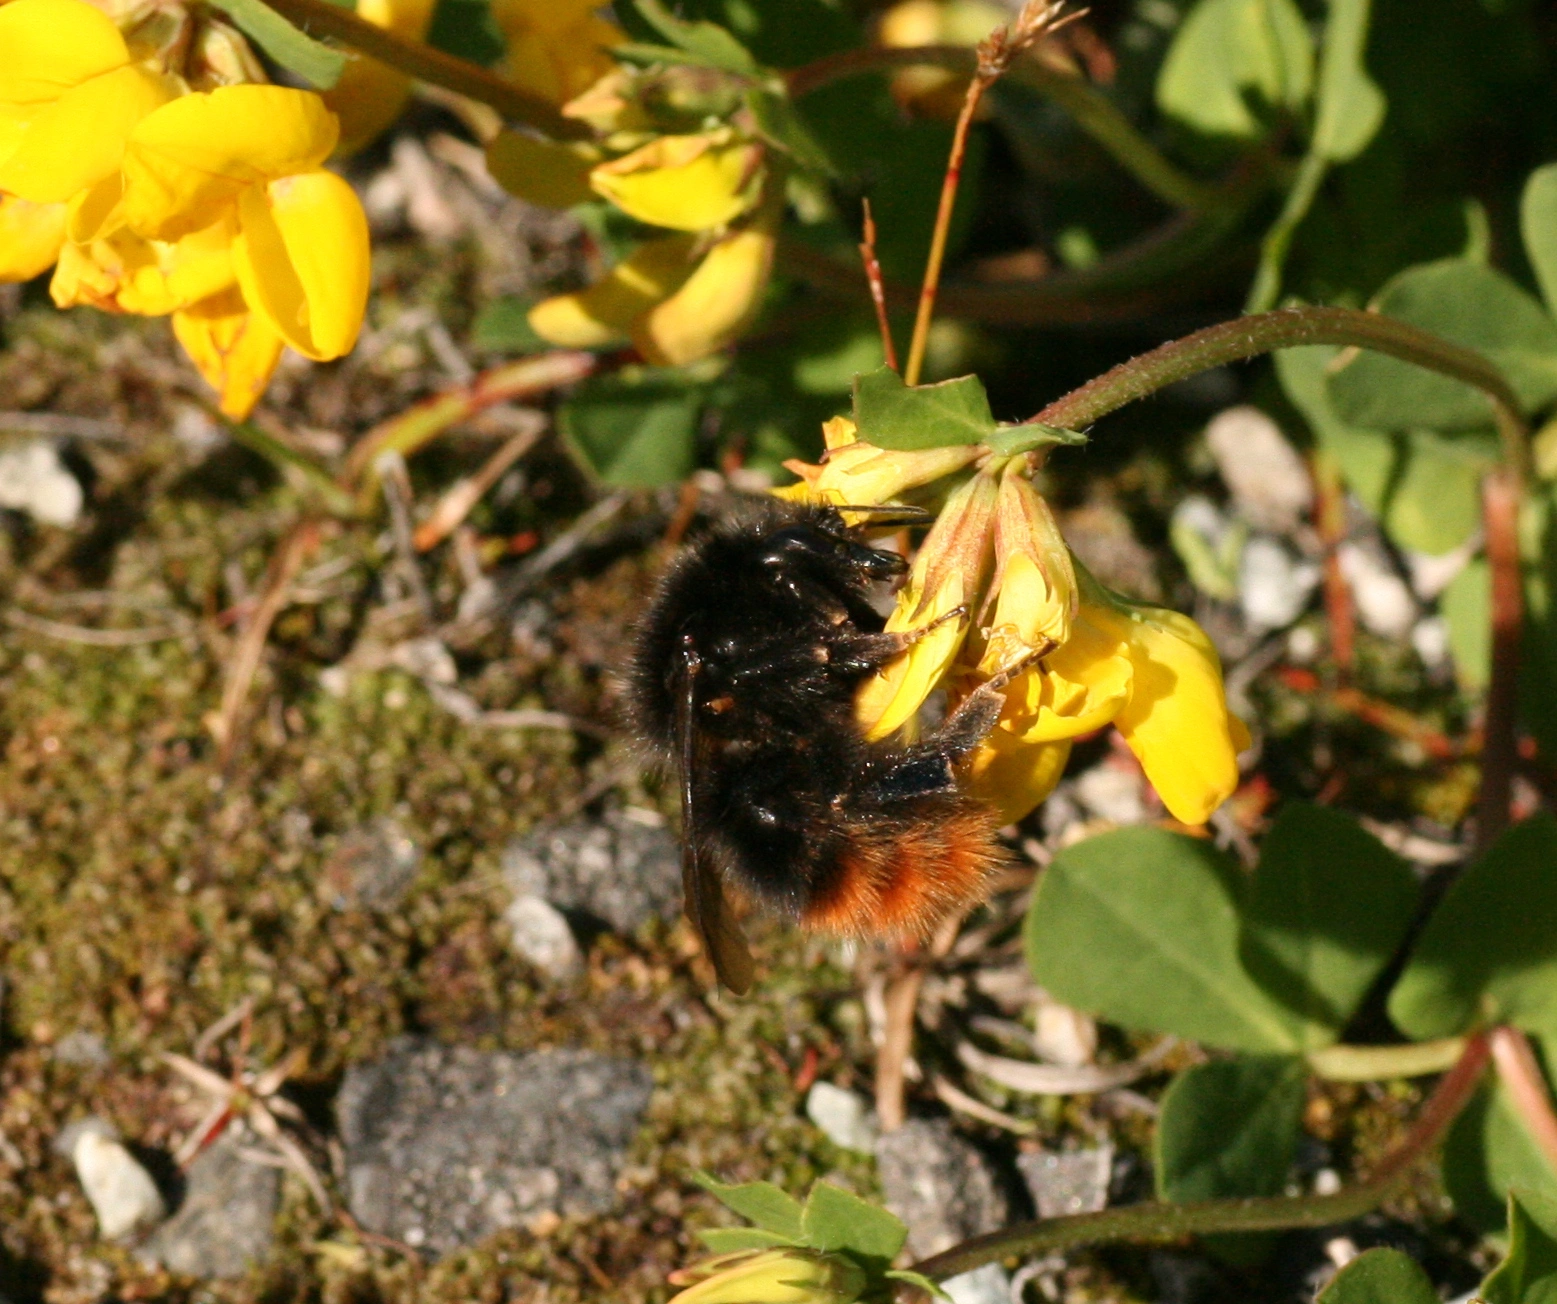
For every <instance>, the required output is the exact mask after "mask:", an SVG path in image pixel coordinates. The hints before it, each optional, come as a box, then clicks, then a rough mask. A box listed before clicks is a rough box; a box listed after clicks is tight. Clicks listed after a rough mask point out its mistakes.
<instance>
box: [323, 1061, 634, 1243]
mask: <svg viewBox="0 0 1557 1304" xmlns="http://www.w3.org/2000/svg"><path fill="white" fill-rule="evenodd" d="M651 1089H652V1080H651V1078H650V1075H649V1071H648V1069H647V1068H646V1067H645V1066H644V1065H642V1064H640V1063H638V1062H637V1061H635V1060H630V1059H622V1058H613V1057H610V1056H605V1055H598V1054H595V1053H593V1052H587V1051H573V1050H546V1051H536V1052H533V1053H531V1054H528V1055H514V1054H508V1053H504V1052H486V1051H477V1050H472V1049H469V1048H467V1047H456V1046H444V1045H440V1044H438V1043H435V1042H432V1041H425V1040H418V1039H413V1038H403V1039H401V1040H399V1041H397V1042H396V1043H394V1044H393V1045H392V1047H391V1049H390V1050H389V1052H388V1053H387V1054H385V1055H384V1056H383V1057H381V1058H380V1059H377V1060H374V1061H372V1062H371V1063H367V1064H359V1065H356V1066H354V1067H353V1068H351V1069H349V1070H348V1071H347V1073H346V1078H345V1081H344V1082H343V1084H342V1086H341V1092H340V1096H339V1098H338V1099H337V1101H336V1113H337V1116H338V1119H339V1123H340V1133H341V1140H342V1143H343V1145H344V1147H345V1161H346V1187H347V1203H348V1204H349V1206H350V1208H351V1212H352V1214H353V1215H354V1216H355V1217H356V1218H357V1220H358V1221H359V1222H361V1223H362V1225H363V1226H364V1227H366V1228H367V1229H368V1230H369V1231H373V1232H378V1233H379V1234H381V1235H385V1236H393V1237H395V1238H396V1239H397V1240H401V1241H404V1242H405V1243H406V1244H408V1245H412V1246H414V1247H416V1248H417V1249H419V1250H422V1251H424V1252H429V1253H433V1254H443V1253H447V1252H449V1251H451V1250H453V1249H456V1248H458V1247H460V1246H466V1245H471V1244H474V1243H475V1242H476V1241H479V1240H481V1239H482V1238H483V1237H485V1236H489V1235H491V1234H492V1233H494V1232H498V1231H502V1230H504V1229H505V1228H510V1227H526V1226H532V1225H544V1224H545V1222H547V1221H548V1220H552V1219H555V1218H556V1217H557V1216H563V1217H567V1216H573V1215H580V1214H591V1213H601V1212H605V1211H607V1210H609V1209H610V1208H611V1207H612V1206H613V1205H614V1204H615V1203H616V1201H617V1189H616V1178H617V1174H618V1173H619V1172H620V1170H621V1168H622V1166H623V1164H624V1162H625V1159H626V1149H627V1146H628V1144H629V1142H630V1141H631V1140H632V1138H633V1135H634V1133H635V1132H636V1131H637V1129H638V1126H639V1123H640V1122H641V1120H642V1118H643V1113H644V1110H645V1109H646V1108H647V1106H648V1103H649V1094H650V1091H651Z"/></svg>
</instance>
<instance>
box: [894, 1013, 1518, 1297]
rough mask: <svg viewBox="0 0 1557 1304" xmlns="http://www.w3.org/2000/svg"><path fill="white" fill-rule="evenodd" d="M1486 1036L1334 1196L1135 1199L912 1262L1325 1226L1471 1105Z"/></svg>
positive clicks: (1370, 1196)
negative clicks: (1374, 1160) (1383, 1152)
mask: <svg viewBox="0 0 1557 1304" xmlns="http://www.w3.org/2000/svg"><path fill="white" fill-rule="evenodd" d="M1487 1058H1488V1050H1487V1038H1486V1035H1485V1034H1481V1033H1478V1034H1477V1035H1475V1036H1473V1037H1470V1038H1468V1039H1467V1040H1466V1042H1465V1047H1464V1050H1463V1051H1462V1052H1461V1054H1460V1057H1459V1059H1458V1060H1457V1061H1456V1062H1455V1064H1454V1067H1453V1068H1452V1069H1450V1071H1449V1072H1448V1073H1446V1074H1445V1075H1444V1076H1443V1078H1442V1079H1440V1081H1439V1083H1438V1086H1437V1087H1436V1089H1435V1090H1434V1091H1433V1094H1432V1096H1431V1097H1430V1098H1429V1099H1428V1102H1427V1104H1426V1105H1424V1106H1423V1107H1422V1113H1421V1115H1420V1116H1419V1117H1418V1119H1417V1122H1416V1126H1415V1127H1413V1128H1412V1129H1411V1132H1410V1133H1409V1134H1408V1135H1407V1137H1406V1139H1405V1140H1404V1141H1402V1142H1401V1144H1400V1145H1399V1146H1397V1147H1396V1148H1395V1150H1393V1151H1392V1152H1391V1153H1390V1154H1389V1155H1388V1156H1387V1157H1386V1158H1385V1159H1384V1161H1383V1162H1382V1163H1381V1164H1380V1165H1379V1167H1378V1170H1377V1171H1376V1172H1375V1173H1374V1175H1373V1177H1372V1178H1370V1179H1369V1180H1368V1181H1366V1182H1363V1183H1361V1184H1360V1185H1358V1186H1356V1187H1353V1188H1352V1189H1351V1190H1349V1191H1342V1192H1340V1193H1339V1194H1337V1195H1315V1196H1296V1197H1278V1198H1275V1199H1249V1200H1206V1201H1202V1202H1199V1203H1195V1204H1138V1205H1127V1206H1126V1207H1124V1208H1122V1209H1104V1210H1102V1211H1101V1212H1100V1213H1084V1214H1075V1215H1072V1216H1069V1217H1064V1218H1045V1219H1041V1220H1039V1221H1037V1222H1029V1223H1018V1224H1017V1225H1016V1226H1014V1227H1006V1228H1003V1229H1002V1230H1000V1231H998V1232H990V1233H989V1234H988V1235H986V1236H976V1237H974V1238H973V1239H972V1240H970V1241H964V1242H963V1243H962V1244H961V1245H956V1246H953V1247H952V1248H951V1249H949V1250H946V1251H944V1252H943V1253H941V1254H935V1255H932V1256H931V1257H930V1258H928V1259H923V1260H921V1261H920V1262H918V1263H916V1264H914V1265H912V1266H913V1271H915V1272H917V1273H920V1274H922V1275H923V1276H926V1277H929V1278H930V1279H931V1280H932V1281H945V1280H946V1279H947V1278H948V1277H955V1276H958V1275H959V1274H961V1273H964V1272H971V1271H972V1270H973V1269H974V1268H978V1267H982V1266H983V1265H984V1264H986V1263H994V1262H996V1261H997V1260H1000V1259H1005V1258H1013V1257H1021V1258H1036V1257H1037V1256H1039V1255H1043V1254H1052V1253H1054V1252H1056V1251H1059V1250H1068V1249H1074V1248H1075V1247H1077V1246H1080V1245H1091V1244H1096V1243H1098V1242H1100V1241H1173V1240H1178V1239H1180V1238H1181V1237H1184V1236H1196V1235H1205V1234H1207V1233H1211V1232H1252V1231H1277V1230H1281V1229H1285V1228H1294V1227H1328V1226H1331V1225H1333V1224H1335V1223H1340V1222H1346V1221H1347V1220H1348V1219H1351V1218H1356V1217H1359V1216H1361V1215H1362V1214H1365V1213H1367V1212H1369V1211H1370V1210H1372V1209H1375V1208H1377V1207H1378V1206H1379V1205H1380V1204H1381V1203H1382V1202H1383V1201H1384V1199H1385V1198H1386V1197H1387V1196H1388V1195H1389V1193H1390V1192H1391V1191H1392V1190H1393V1189H1394V1188H1395V1186H1396V1185H1397V1184H1398V1183H1399V1182H1400V1181H1401V1179H1402V1178H1404V1177H1405V1176H1406V1174H1407V1173H1408V1172H1410V1170H1411V1169H1412V1168H1413V1167H1414V1166H1415V1165H1416V1164H1417V1163H1418V1162H1419V1161H1420V1160H1421V1159H1422V1158H1423V1157H1424V1156H1425V1155H1426V1154H1427V1152H1428V1151H1429V1150H1431V1149H1432V1147H1433V1146H1434V1145H1435V1144H1436V1143H1437V1142H1438V1140H1439V1139H1440V1138H1441V1137H1442V1136H1443V1134H1444V1132H1445V1131H1446V1130H1447V1129H1448V1127H1449V1124H1450V1123H1452V1122H1453V1121H1454V1119H1455V1118H1456V1116H1458V1114H1459V1112H1460V1111H1461V1110H1462V1109H1464V1107H1465V1106H1466V1104H1468V1103H1469V1101H1470V1099H1471V1096H1472V1095H1473V1094H1474V1093H1475V1090H1476V1087H1477V1084H1478V1083H1479V1082H1480V1081H1481V1075H1482V1072H1483V1071H1484V1070H1485V1068H1486V1066H1487Z"/></svg>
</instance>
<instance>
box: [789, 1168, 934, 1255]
mask: <svg viewBox="0 0 1557 1304" xmlns="http://www.w3.org/2000/svg"><path fill="white" fill-rule="evenodd" d="M803 1226H804V1231H803V1233H802V1236H801V1239H802V1241H803V1243H804V1244H806V1245H808V1246H809V1247H810V1248H811V1249H813V1250H822V1251H824V1252H827V1251H833V1250H845V1251H847V1252H848V1253H849V1254H851V1255H853V1256H854V1257H855V1258H857V1259H861V1260H863V1261H864V1264H865V1266H866V1267H867V1268H872V1267H874V1268H876V1269H878V1270H879V1269H884V1268H886V1267H887V1266H888V1265H889V1264H891V1262H892V1260H893V1259H895V1258H896V1257H897V1252H898V1251H899V1250H901V1249H902V1248H903V1242H904V1241H905V1240H907V1239H908V1229H907V1228H906V1227H904V1226H903V1224H902V1223H901V1222H900V1221H899V1220H898V1219H897V1218H894V1217H893V1216H892V1215H891V1214H890V1213H888V1212H887V1211H886V1210H885V1209H883V1208H881V1207H880V1206H878V1205H874V1204H871V1203H870V1202H869V1201H868V1200H862V1199H860V1198H859V1196H857V1195H850V1194H849V1193H848V1192H847V1191H845V1190H843V1189H841V1188H840V1187H836V1186H832V1185H830V1184H829V1183H827V1182H818V1183H817V1184H816V1185H815V1186H813V1187H812V1188H811V1194H810V1196H809V1197H808V1198H807V1200H806V1207H805V1213H804V1216H803Z"/></svg>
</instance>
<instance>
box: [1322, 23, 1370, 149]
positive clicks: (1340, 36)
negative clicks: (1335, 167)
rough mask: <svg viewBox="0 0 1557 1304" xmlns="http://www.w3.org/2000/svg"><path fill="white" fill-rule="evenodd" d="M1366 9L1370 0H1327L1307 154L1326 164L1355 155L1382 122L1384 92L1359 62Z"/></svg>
mask: <svg viewBox="0 0 1557 1304" xmlns="http://www.w3.org/2000/svg"><path fill="white" fill-rule="evenodd" d="M1371 7H1372V6H1371V0H1330V17H1329V19H1328V21H1327V22H1326V23H1325V35H1324V47H1323V49H1322V50H1321V52H1320V56H1319V111H1318V120H1317V121H1316V122H1315V124H1314V141H1313V150H1314V152H1315V153H1316V154H1318V155H1320V156H1321V157H1322V158H1326V159H1329V160H1330V162H1332V163H1347V162H1350V161H1351V160H1352V159H1354V158H1356V157H1357V155H1359V154H1361V153H1362V151H1363V150H1364V149H1366V148H1367V147H1368V142H1369V141H1371V140H1372V139H1373V137H1374V135H1375V134H1377V132H1378V129H1379V126H1380V124H1381V123H1383V121H1384V110H1385V100H1384V92H1383V91H1381V90H1380V89H1379V88H1378V85H1377V84H1376V83H1375V82H1374V80H1373V78H1371V77H1369V76H1368V70H1367V69H1366V68H1364V67H1363V63H1362V55H1363V51H1364V50H1365V49H1366V48H1367V44H1368V13H1369V10H1370V8H1371Z"/></svg>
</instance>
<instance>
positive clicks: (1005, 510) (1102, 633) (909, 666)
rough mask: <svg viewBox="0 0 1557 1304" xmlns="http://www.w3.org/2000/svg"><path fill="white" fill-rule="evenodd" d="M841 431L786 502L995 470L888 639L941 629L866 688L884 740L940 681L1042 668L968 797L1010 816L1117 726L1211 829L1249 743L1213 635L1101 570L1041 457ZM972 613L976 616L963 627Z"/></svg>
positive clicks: (1017, 681) (867, 723) (959, 683)
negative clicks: (894, 444) (885, 441)
mask: <svg viewBox="0 0 1557 1304" xmlns="http://www.w3.org/2000/svg"><path fill="white" fill-rule="evenodd" d="M824 433H825V435H826V440H827V447H828V450H829V452H828V457H827V460H826V461H825V462H824V463H822V464H820V465H808V464H805V463H802V462H791V463H789V464H788V465H789V467H790V469H791V470H793V471H795V472H796V473H797V474H798V475H799V476H800V477H801V478H800V481H799V482H798V483H797V484H795V485H792V486H789V487H787V488H785V489H781V490H778V491H777V492H778V493H779V494H781V495H782V496H785V497H788V498H792V499H796V500H800V501H812V502H824V503H831V504H834V505H843V504H849V505H854V506H871V505H874V504H880V503H885V502H889V501H891V500H893V499H894V498H896V497H897V496H898V495H899V494H901V493H903V492H904V491H905V490H907V489H911V488H914V487H916V486H920V485H926V484H929V483H931V482H932V481H935V480H938V479H940V478H941V477H942V476H945V475H948V474H951V473H953V472H955V471H957V470H959V469H962V468H965V467H967V466H969V465H972V464H973V463H975V462H976V461H978V462H981V463H982V464H981V465H979V466H978V467H977V469H976V470H975V471H974V472H973V474H972V475H971V476H969V477H968V478H967V479H966V480H965V481H964V482H963V483H962V484H961V485H959V486H958V487H957V488H956V489H954V490H953V491H952V493H951V494H950V495H949V497H948V498H947V501H946V505H945V507H943V508H942V510H941V512H940V515H939V516H938V517H937V518H936V521H935V524H934V525H933V526H932V527H931V529H930V532H929V534H928V535H927V537H926V538H925V541H924V543H923V545H921V547H920V549H919V551H918V553H917V554H916V556H915V558H914V565H913V570H912V571H911V573H910V575H909V579H908V583H907V584H906V585H905V586H904V587H903V589H902V591H901V592H900V593H899V595H898V600H897V606H896V608H895V609H894V611H893V613H892V615H891V617H890V618H889V619H888V622H887V628H888V629H889V630H901V631H924V633H923V636H922V637H920V638H919V639H918V641H917V642H915V643H914V644H913V646H912V647H911V648H910V649H909V650H908V652H906V653H905V654H904V655H903V656H901V657H899V658H898V659H897V660H896V661H894V662H892V663H891V664H890V665H888V666H887V667H886V668H885V669H884V670H883V671H882V672H881V673H880V674H878V675H876V676H875V677H874V678H872V679H870V680H867V681H866V683H865V684H864V686H863V687H862V689H861V691H860V696H859V698H858V701H857V704H856V706H857V714H858V719H859V721H860V723H861V725H862V726H863V727H864V729H865V731H866V733H867V735H868V736H869V737H871V738H884V737H886V736H887V735H889V734H891V733H894V732H896V731H897V730H898V729H900V728H902V727H903V726H904V725H905V724H908V723H909V722H910V721H911V720H912V719H913V718H914V716H915V715H916V714H917V712H918V711H919V708H920V707H921V706H922V705H923V704H924V701H925V699H926V698H927V697H928V696H929V695H930V693H931V692H932V691H934V690H935V689H936V688H937V687H945V688H946V689H947V691H948V693H949V695H950V697H951V698H952V700H953V702H955V701H957V700H960V699H961V698H962V697H964V696H966V695H967V694H968V693H969V692H971V691H972V690H973V689H974V688H976V687H977V686H978V685H979V684H980V683H984V682H986V681H988V680H990V679H992V678H994V677H995V676H996V675H997V674H999V673H1000V672H1001V671H1003V670H1005V669H1006V668H1008V667H1014V666H1018V665H1024V663H1025V668H1024V669H1022V670H1021V671H1020V673H1018V674H1017V675H1016V676H1015V677H1014V678H1013V679H1012V681H1011V683H1010V685H1009V686H1008V687H1007V689H1006V705H1005V709H1004V711H1003V712H1002V714H1001V717H1000V723H999V725H998V726H997V727H996V728H995V730H994V731H993V732H992V733H991V734H990V736H989V737H988V738H987V739H986V740H985V742H984V743H983V744H982V745H981V746H980V748H979V749H978V751H977V752H976V753H975V754H974V756H973V757H972V758H971V761H970V763H969V774H968V783H967V788H968V791H970V792H971V793H973V794H974V795H975V796H978V797H981V798H983V799H984V800H986V801H988V802H990V803H991V804H992V805H993V806H995V807H996V808H997V809H998V810H999V811H1000V812H1001V814H1002V815H1003V816H1004V818H1005V819H1007V820H1016V819H1019V818H1021V817H1022V816H1023V815H1025V814H1027V812H1029V811H1030V810H1032V809H1033V808H1034V807H1035V806H1037V805H1038V803H1039V802H1041V801H1042V800H1043V799H1044V798H1045V797H1047V796H1048V795H1049V793H1050V792H1052V791H1053V789H1054V785H1055V784H1056V783H1058V782H1059V779H1060V776H1061V774H1062V773H1063V771H1064V769H1065V761H1066V758H1067V757H1068V756H1069V754H1070V747H1071V741H1072V740H1073V739H1075V738H1078V737H1080V736H1081V735H1083V734H1087V733H1091V732H1093V731H1094V730H1096V729H1100V728H1102V727H1103V726H1104V725H1107V724H1110V723H1111V724H1113V726H1114V727H1115V728H1116V729H1118V730H1119V732H1120V734H1121V735H1122V736H1123V737H1124V740H1125V742H1126V743H1128V744H1129V746H1130V749H1131V751H1133V752H1134V753H1135V755H1136V757H1137V758H1138V759H1139V760H1140V762H1141V766H1142V768H1143V769H1144V770H1145V771H1146V777H1147V778H1148V779H1149V780H1150V781H1151V783H1152V786H1153V787H1154V788H1156V790H1157V794H1158V796H1160V797H1161V798H1162V802H1163V805H1164V806H1166V807H1167V808H1168V811H1169V812H1170V813H1171V814H1172V815H1173V816H1174V818H1175V819H1178V820H1181V821H1182V822H1184V823H1185V824H1202V823H1204V822H1205V820H1206V819H1207V818H1208V817H1209V816H1210V814H1211V812H1212V811H1214V810H1215V809H1216V808H1217V807H1218V806H1219V805H1221V804H1222V802H1224V801H1225V800H1226V799H1227V798H1228V797H1229V796H1231V795H1232V793H1233V790H1234V789H1235V788H1236V787H1237V785H1238V762H1237V756H1238V753H1239V752H1240V751H1242V750H1243V749H1244V748H1246V747H1247V746H1248V745H1249V737H1248V731H1247V730H1246V729H1245V728H1244V726H1243V723H1242V721H1240V720H1239V719H1238V718H1237V717H1236V716H1234V715H1232V714H1230V713H1229V711H1228V709H1227V701H1226V698H1225V696H1224V694H1223V690H1222V671H1221V665H1220V663H1219V661H1218V659H1217V655H1216V650H1215V648H1213V647H1212V645H1211V641H1210V640H1209V639H1208V638H1207V637H1206V635H1205V632H1204V631H1203V630H1201V628H1200V627H1199V626H1198V625H1196V624H1195V622H1194V621H1192V620H1190V619H1189V617H1187V616H1183V615H1180V614H1179V613H1178V612H1176V611H1166V610H1163V609H1161V608H1158V607H1149V606H1144V605H1142V604H1140V603H1135V602H1131V601H1129V600H1127V599H1125V598H1122V597H1120V596H1119V595H1117V594H1114V593H1111V592H1109V591H1108V590H1107V589H1105V588H1104V587H1103V586H1102V585H1101V584H1099V583H1098V581H1097V580H1095V579H1094V578H1093V577H1092V576H1091V575H1089V574H1088V573H1087V570H1086V568H1085V567H1084V566H1082V565H1081V563H1080V562H1078V561H1077V560H1076V559H1075V558H1074V557H1073V556H1072V555H1071V553H1070V550H1069V549H1068V548H1067V547H1066V545H1065V542H1064V540H1063V539H1062V538H1061V537H1060V532H1059V527H1058V526H1057V525H1056V524H1055V521H1054V517H1053V515H1052V514H1051V512H1050V511H1049V506H1048V504H1047V503H1046V502H1045V501H1044V500H1043V498H1042V496H1041V495H1040V494H1039V493H1038V491H1037V490H1036V489H1035V488H1034V487H1033V485H1032V482H1031V480H1030V479H1029V478H1028V468H1027V465H1026V456H1025V455H1020V456H1017V457H1013V458H1000V457H994V456H991V455H990V454H989V452H988V450H987V449H984V448H983V447H982V446H981V445H976V444H975V445H965V446H959V447H954V448H935V449H927V450H925V451H922V452H896V451H889V450H885V449H881V448H876V447H874V446H872V445H870V444H868V443H865V442H863V441H861V440H858V439H857V438H856V431H855V427H854V423H853V422H852V421H850V420H849V419H848V418H846V417H837V418H835V419H834V420H832V421H830V422H829V423H828V424H827V426H826V427H825V428H824ZM959 609H961V610H962V611H965V612H968V613H972V618H962V619H952V618H949V617H950V616H951V614H952V613H955V612H957V611H958V610H959Z"/></svg>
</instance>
